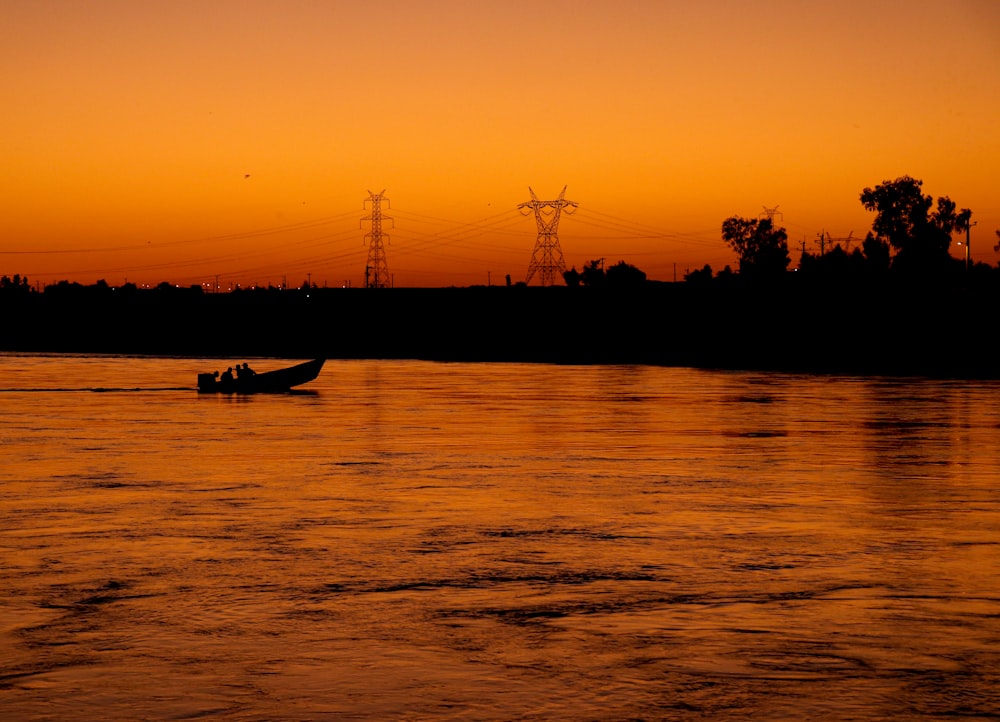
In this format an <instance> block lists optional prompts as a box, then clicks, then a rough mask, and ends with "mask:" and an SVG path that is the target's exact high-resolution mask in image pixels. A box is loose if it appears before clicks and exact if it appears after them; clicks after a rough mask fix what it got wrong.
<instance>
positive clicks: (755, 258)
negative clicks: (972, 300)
mask: <svg viewBox="0 0 1000 722" xmlns="http://www.w3.org/2000/svg"><path fill="white" fill-rule="evenodd" d="M860 200H861V203H862V205H863V206H864V207H865V209H866V210H868V211H871V212H873V213H874V214H875V219H874V221H873V223H872V229H871V231H869V232H868V234H867V235H866V236H865V239H864V241H863V242H862V243H861V245H860V247H856V248H854V250H853V251H848V250H847V249H845V248H844V247H842V246H841V245H840V244H839V243H838V244H836V245H834V246H833V247H832V248H830V249H829V251H825V250H824V252H821V253H820V254H819V255H816V254H813V253H809V252H808V251H806V250H805V249H804V248H803V250H802V255H801V257H800V259H799V265H798V269H797V270H798V271H799V272H801V273H803V274H806V275H811V276H825V277H838V276H854V277H856V276H859V275H868V276H875V275H883V274H895V275H897V276H899V277H923V278H928V277H944V276H946V275H948V274H954V273H956V272H958V271H961V270H970V271H973V272H975V273H977V274H985V273H987V272H990V271H993V270H996V269H993V268H992V267H991V266H990V265H989V264H986V263H982V262H979V263H976V264H974V265H972V264H970V263H969V262H968V261H966V260H962V259H957V258H955V257H954V256H952V255H951V252H950V249H951V244H952V239H953V237H954V235H955V234H959V233H966V234H967V233H968V231H969V229H970V228H971V225H972V211H971V210H970V209H968V208H963V209H961V210H959V209H958V206H957V205H956V203H955V202H954V201H952V200H951V199H950V198H948V196H942V197H939V198H938V199H937V201H936V203H935V201H934V199H933V198H932V197H931V196H929V195H925V194H924V193H923V182H922V181H920V180H917V179H916V178H912V177H910V176H902V177H900V178H897V179H895V180H886V181H883V182H882V183H880V184H879V185H877V186H875V187H874V188H865V189H864V190H863V191H862V192H861V195H860ZM722 239H723V241H725V242H726V244H728V245H729V247H730V248H732V249H733V251H734V252H735V253H736V256H737V259H738V262H739V275H740V276H742V277H745V278H749V279H772V280H773V279H776V278H779V277H782V276H783V275H784V274H785V273H786V272H787V270H788V267H789V265H790V264H791V255H790V253H789V248H788V234H787V232H786V231H785V229H784V228H781V227H779V226H777V225H775V224H774V222H773V219H772V218H743V217H740V216H732V217H730V218H727V219H726V220H725V221H723V223H722ZM997 239H998V241H1000V231H997ZM965 243H966V253H967V254H968V237H966V240H965ZM994 250H1000V243H998V245H997V246H994ZM967 258H968V255H967ZM731 275H733V271H732V270H731V269H730V268H729V267H728V266H727V267H726V268H725V269H723V270H722V271H720V272H718V273H716V274H714V277H715V278H719V277H724V276H731ZM712 278H713V271H712V268H711V266H708V265H706V266H705V267H703V268H701V269H699V270H697V271H693V272H691V273H688V274H686V275H685V280H687V281H702V282H703V281H707V280H710V279H712Z"/></svg>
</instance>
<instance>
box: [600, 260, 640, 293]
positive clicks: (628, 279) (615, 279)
mask: <svg viewBox="0 0 1000 722" xmlns="http://www.w3.org/2000/svg"><path fill="white" fill-rule="evenodd" d="M605 278H606V279H607V283H608V286H610V287H612V288H636V287H638V286H642V285H643V284H644V283H646V272H645V271H641V270H639V269H638V268H636V267H635V266H633V265H632V264H631V263H625V261H618V263H616V264H615V265H613V266H611V267H610V268H608V270H607V273H606V274H605Z"/></svg>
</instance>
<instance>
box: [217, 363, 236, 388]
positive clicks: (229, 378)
mask: <svg viewBox="0 0 1000 722" xmlns="http://www.w3.org/2000/svg"><path fill="white" fill-rule="evenodd" d="M219 382H220V383H224V384H231V383H232V382H233V367H232V366H230V367H229V368H227V369H226V370H225V371H223V372H222V376H221V377H220V378H219Z"/></svg>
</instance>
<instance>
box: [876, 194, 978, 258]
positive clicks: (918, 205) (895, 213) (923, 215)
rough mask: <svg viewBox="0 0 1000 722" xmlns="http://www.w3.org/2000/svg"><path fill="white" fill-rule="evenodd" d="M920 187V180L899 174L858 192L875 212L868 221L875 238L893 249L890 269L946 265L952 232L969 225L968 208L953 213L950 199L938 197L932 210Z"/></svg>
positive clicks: (969, 213) (929, 201)
mask: <svg viewBox="0 0 1000 722" xmlns="http://www.w3.org/2000/svg"><path fill="white" fill-rule="evenodd" d="M922 186H923V181H920V180H917V179H916V178H911V177H910V176H902V177H900V178H897V179H896V180H894V181H889V180H887V181H883V182H882V183H881V184H880V185H877V186H875V187H874V188H865V189H864V190H863V191H862V192H861V203H862V205H864V207H865V208H866V209H867V210H869V211H874V212H875V214H876V215H875V221H874V222H873V223H872V231H874V233H875V238H876V239H878V240H880V241H885V242H887V243H888V244H889V245H890V246H891V247H892V248H893V249H894V250H895V251H896V255H895V257H894V258H893V259H892V266H893V268H896V269H901V270H907V271H914V270H921V271H927V270H932V269H940V268H944V267H947V266H948V265H950V261H951V255H950V254H949V253H948V247H949V246H950V245H951V236H952V234H953V233H956V232H959V231H964V230H966V229H967V228H968V227H969V220H970V219H971V218H972V211H971V210H969V209H968V208H963V209H962V210H961V211H958V212H956V206H955V203H954V201H952V200H951V199H949V198H948V197H947V196H942V197H941V198H938V200H937V209H936V210H934V211H932V210H931V208H932V207H933V199H932V198H931V197H930V196H926V195H924V194H923V192H922Z"/></svg>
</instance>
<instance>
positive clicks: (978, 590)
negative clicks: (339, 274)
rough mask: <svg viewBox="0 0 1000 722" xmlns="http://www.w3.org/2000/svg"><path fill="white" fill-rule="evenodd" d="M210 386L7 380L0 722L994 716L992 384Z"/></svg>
mask: <svg viewBox="0 0 1000 722" xmlns="http://www.w3.org/2000/svg"><path fill="white" fill-rule="evenodd" d="M233 361H237V359H233ZM238 361H243V359H238ZM251 365H253V366H254V367H256V368H257V369H258V370H268V369H270V368H277V367H280V366H282V365H285V363H284V362H281V361H276V360H267V359H259V360H253V359H251ZM218 366H219V362H217V361H199V360H190V359H169V358H138V359H137V358H117V357H93V356H90V357H59V356H38V355H16V354H6V355H0V461H2V463H0V554H2V556H0V561H2V566H0V650H2V656H0V718H2V719H5V720H6V719H12V720H13V719H16V720H93V719H118V720H135V719H201V718H207V719H226V720H229V719H233V720H243V719H247V720H250V719H254V720H256V719H296V720H305V719H317V720H319V719H332V720H382V719H435V720H468V719H474V720H623V719H649V720H654V719H664V720H701V719H758V720H761V719H762V720H770V719H774V720H777V719H796V720H803V719H828V720H848V719H852V720H858V719H865V720H869V719H894V720H911V719H913V720H916V719H920V720H923V719H954V718H956V717H961V718H966V719H996V718H997V717H998V716H1000V484H998V481H1000V383H998V382H994V381H986V382H969V381H929V380H919V379H912V380H905V379H904V380H899V379H887V378H859V377H816V376H807V375H782V374H771V373H768V374H764V373H737V372H712V371H698V370H690V369H677V368H655V367H642V366H587V367H584V366H549V365H524V364H440V363H425V362H416V361H413V362H407V361H330V362H327V364H326V366H325V367H324V370H323V372H322V374H321V375H320V377H319V378H318V379H317V380H316V381H314V382H313V383H311V384H309V385H308V386H306V387H303V388H304V389H308V391H307V392H303V393H293V394H282V395H268V396H263V395H262V396H253V397H228V396H214V395H198V394H197V393H195V392H194V390H193V388H194V385H195V377H196V374H197V373H198V372H200V371H211V370H214V369H216V368H218Z"/></svg>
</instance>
